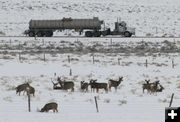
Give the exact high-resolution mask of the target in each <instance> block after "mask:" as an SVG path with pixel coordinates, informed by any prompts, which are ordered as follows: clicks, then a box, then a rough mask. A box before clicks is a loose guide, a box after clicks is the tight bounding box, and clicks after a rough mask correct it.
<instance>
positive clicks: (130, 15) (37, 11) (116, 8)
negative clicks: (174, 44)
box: [0, 0, 180, 37]
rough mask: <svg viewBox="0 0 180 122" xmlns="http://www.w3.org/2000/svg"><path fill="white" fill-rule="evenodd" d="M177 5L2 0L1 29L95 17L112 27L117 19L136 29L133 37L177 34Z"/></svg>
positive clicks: (151, 0) (164, 0)
mask: <svg viewBox="0 0 180 122" xmlns="http://www.w3.org/2000/svg"><path fill="white" fill-rule="evenodd" d="M179 5H180V2H179V0H171V1H169V0H159V1H157V0H136V1H134V0H126V1H124V0H113V1H108V0H92V1H89V0H76V1H73V0H66V1H64V0H13V1H8V0H2V1H1V2H0V10H1V11H0V26H1V28H0V32H3V33H5V35H7V36H8V35H16V36H18V35H22V33H23V32H24V31H25V30H26V29H28V22H29V21H30V20H31V19H62V18H63V17H71V18H92V17H94V16H96V17H99V18H100V19H101V20H104V21H105V22H106V26H107V27H111V29H113V28H114V22H115V21H117V18H120V19H121V20H124V21H126V22H127V23H128V25H129V26H130V27H135V28H136V36H147V35H151V36H160V37H162V36H167V37H169V36H175V37H179V35H180V33H179V32H180V30H179V28H178V27H179V26H180V23H179V19H180V15H179V10H180V9H179V7H180V6H179ZM57 35H60V34H59V33H58V34H57Z"/></svg>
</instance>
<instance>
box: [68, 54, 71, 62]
mask: <svg viewBox="0 0 180 122" xmlns="http://www.w3.org/2000/svg"><path fill="white" fill-rule="evenodd" d="M68 62H69V63H70V62H71V59H70V55H68Z"/></svg>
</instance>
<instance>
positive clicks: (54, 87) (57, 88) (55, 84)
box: [51, 80, 63, 90]
mask: <svg viewBox="0 0 180 122" xmlns="http://www.w3.org/2000/svg"><path fill="white" fill-rule="evenodd" d="M51 82H52V83H53V89H54V90H61V89H63V88H62V87H61V86H58V85H60V84H59V83H54V82H53V81H52V80H51Z"/></svg>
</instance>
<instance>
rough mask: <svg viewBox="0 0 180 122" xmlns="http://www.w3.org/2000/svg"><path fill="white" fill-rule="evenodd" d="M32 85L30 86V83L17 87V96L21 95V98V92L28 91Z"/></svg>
mask: <svg viewBox="0 0 180 122" xmlns="http://www.w3.org/2000/svg"><path fill="white" fill-rule="evenodd" d="M29 86H30V85H29V83H23V84H21V85H18V86H17V87H16V94H17V93H19V96H20V94H21V92H22V91H24V92H25V91H26V88H27V87H29Z"/></svg>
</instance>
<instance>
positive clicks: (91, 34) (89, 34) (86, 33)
mask: <svg viewBox="0 0 180 122" xmlns="http://www.w3.org/2000/svg"><path fill="white" fill-rule="evenodd" d="M85 36H86V37H92V36H93V33H92V31H86V32H85Z"/></svg>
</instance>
